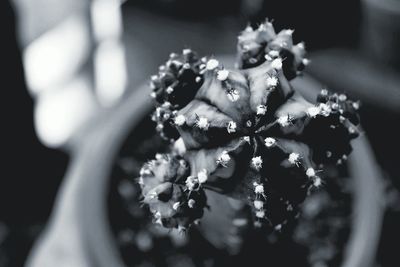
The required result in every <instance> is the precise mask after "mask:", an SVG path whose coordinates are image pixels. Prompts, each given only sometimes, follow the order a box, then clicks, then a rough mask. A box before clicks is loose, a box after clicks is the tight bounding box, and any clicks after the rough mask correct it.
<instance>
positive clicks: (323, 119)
mask: <svg viewBox="0 0 400 267" xmlns="http://www.w3.org/2000/svg"><path fill="white" fill-rule="evenodd" d="M292 34H293V31H292V30H282V31H280V32H279V33H276V32H275V30H274V27H273V26H272V24H271V23H270V22H268V21H266V22H265V23H263V24H261V25H260V26H259V27H258V28H257V29H253V28H252V27H250V26H248V27H247V28H246V29H245V30H244V31H243V32H241V34H240V35H239V37H238V45H237V51H238V52H237V55H238V56H237V60H238V62H237V65H236V66H237V68H236V69H226V68H224V67H223V65H222V64H220V62H219V61H218V60H217V59H215V58H206V57H203V58H199V57H198V56H197V54H196V53H195V52H193V51H192V50H190V49H184V50H183V51H182V53H181V54H175V53H172V54H171V55H170V57H169V59H168V61H167V62H166V63H165V64H164V65H162V66H161V67H160V68H159V73H158V74H157V75H154V76H152V77H151V88H152V93H151V96H152V97H153V98H154V102H155V111H154V113H153V114H152V119H153V121H155V122H156V129H157V131H158V132H159V133H160V135H161V136H162V137H163V138H164V139H165V140H166V142H169V143H170V152H169V153H167V154H157V155H156V158H155V159H153V160H150V161H149V162H147V163H146V164H145V165H144V166H143V167H142V169H141V172H140V177H139V179H138V180H139V183H140V185H141V188H142V194H143V202H144V203H145V204H146V205H148V207H149V209H150V211H151V213H152V214H153V217H154V222H155V223H158V224H160V225H162V226H164V227H167V228H178V229H186V228H188V227H189V226H190V225H192V224H193V223H197V222H199V220H201V218H202V216H203V213H204V211H205V209H208V208H209V209H212V208H213V207H212V206H209V205H208V204H207V190H213V191H215V192H218V193H220V194H224V195H226V196H227V197H233V198H236V199H239V200H242V201H244V202H245V203H246V204H247V205H248V206H250V207H251V210H252V211H253V212H252V214H253V216H252V225H253V226H254V227H259V228H269V229H279V230H280V229H281V228H282V226H284V225H285V223H286V222H287V221H288V220H290V219H291V218H295V217H296V216H297V214H298V207H299V205H300V204H301V203H302V202H303V201H304V199H305V198H306V197H307V195H309V194H310V193H311V192H312V191H313V189H315V188H319V187H321V186H323V184H324V179H323V169H324V166H327V165H332V164H341V163H343V161H345V160H346V158H347V155H348V154H349V153H350V152H351V146H350V141H351V139H353V138H355V137H357V136H358V128H357V126H358V124H359V119H358V114H357V109H358V106H359V104H358V103H357V102H352V101H351V100H349V99H348V98H347V97H346V96H345V95H343V94H340V95H338V94H331V93H329V92H328V91H327V90H326V89H323V90H321V92H320V94H319V95H318V97H317V99H316V101H315V103H310V102H308V101H306V100H305V99H304V98H303V97H302V96H301V95H300V93H299V92H296V91H295V90H294V89H293V88H292V86H291V84H290V82H289V81H290V80H292V79H293V78H295V77H296V76H298V75H299V74H300V73H301V71H302V70H303V69H304V67H305V66H306V65H307V64H308V62H309V61H308V60H307V59H306V58H305V57H304V56H305V47H304V44H303V43H298V44H294V43H293V40H292Z"/></svg>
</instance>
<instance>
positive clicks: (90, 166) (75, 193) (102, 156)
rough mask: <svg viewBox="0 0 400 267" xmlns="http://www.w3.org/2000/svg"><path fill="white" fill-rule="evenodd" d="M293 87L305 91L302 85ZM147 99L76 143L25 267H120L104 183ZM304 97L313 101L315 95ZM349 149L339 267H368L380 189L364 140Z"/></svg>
mask: <svg viewBox="0 0 400 267" xmlns="http://www.w3.org/2000/svg"><path fill="white" fill-rule="evenodd" d="M295 84H296V86H299V87H303V88H306V87H308V86H310V83H307V81H306V82H304V80H303V81H299V82H296V83H295ZM148 93H149V89H148V88H147V87H146V86H143V87H141V88H138V90H136V91H135V92H134V93H132V94H131V95H129V96H128V97H127V98H126V99H125V100H124V101H123V102H121V103H120V104H119V105H118V106H116V107H115V108H114V109H111V110H109V111H108V112H106V113H104V114H102V116H99V119H98V120H97V121H96V122H94V123H93V124H92V125H91V127H87V128H86V130H84V131H83V132H82V134H81V136H80V138H79V140H80V142H75V146H74V148H75V149H74V152H73V155H72V156H73V160H72V163H71V165H70V167H69V170H68V172H67V174H66V177H65V178H64V182H63V185H62V187H61V190H60V192H59V194H58V198H57V201H56V203H55V206H54V210H53V214H52V216H51V219H50V222H49V224H48V226H47V229H46V231H45V232H44V233H43V235H42V237H41V238H40V240H39V241H38V242H37V244H36V246H35V247H34V249H33V251H32V253H31V255H30V258H29V259H28V262H27V266H29V267H53V266H78V267H81V266H82V267H87V266H97V267H103V266H104V267H110V266H113V267H123V266H124V263H123V261H122V258H121V256H120V254H119V251H118V249H117V245H116V240H115V238H114V237H113V235H112V233H111V227H110V223H109V220H108V216H107V215H108V214H107V194H108V190H109V188H108V185H109V181H108V180H109V178H110V173H111V169H112V166H113V161H114V160H115V158H116V156H117V153H118V151H119V149H120V147H121V145H122V144H123V142H124V140H125V139H126V138H127V135H128V134H129V133H130V131H131V129H135V126H136V125H138V123H139V122H140V121H141V119H142V118H143V117H144V116H147V114H148V113H149V112H150V109H151V108H152V104H151V103H150V100H149V98H148ZM306 93H307V95H310V96H312V95H313V96H316V91H310V90H308V91H307V92H306ZM137 130H139V131H140V129H137ZM353 147H354V151H353V153H352V156H351V157H350V158H349V169H350V173H351V176H352V177H353V178H354V181H355V193H354V201H353V210H354V211H355V212H354V217H353V221H352V232H351V234H350V240H349V242H348V247H347V248H346V252H345V260H344V262H343V264H342V266H344V267H368V266H372V265H373V263H374V259H375V252H376V248H377V244H378V240H379V234H380V227H381V221H382V215H383V207H382V205H381V202H380V201H381V199H382V186H381V182H380V174H379V171H378V166H377V164H376V163H375V160H374V157H373V154H372V152H371V149H370V147H369V144H368V141H367V140H366V138H365V137H360V138H358V139H357V140H355V141H354V143H353Z"/></svg>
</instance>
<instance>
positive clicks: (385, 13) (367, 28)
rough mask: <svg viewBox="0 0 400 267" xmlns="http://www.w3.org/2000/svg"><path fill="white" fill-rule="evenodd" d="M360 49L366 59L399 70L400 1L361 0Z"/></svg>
mask: <svg viewBox="0 0 400 267" xmlns="http://www.w3.org/2000/svg"><path fill="white" fill-rule="evenodd" d="M361 2H362V10H363V13H362V14H363V23H362V36H361V47H362V49H363V50H364V52H365V54H366V55H367V56H368V57H371V58H372V59H374V60H376V61H377V62H382V63H384V64H387V65H389V66H391V67H393V68H395V69H397V70H400V51H399V47H400V1H396V0H363V1H361Z"/></svg>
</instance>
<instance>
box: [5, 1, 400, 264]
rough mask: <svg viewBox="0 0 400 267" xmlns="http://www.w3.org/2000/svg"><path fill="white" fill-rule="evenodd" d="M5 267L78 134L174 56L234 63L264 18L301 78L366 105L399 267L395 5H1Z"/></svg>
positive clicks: (391, 249)
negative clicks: (292, 51) (297, 56)
mask: <svg viewBox="0 0 400 267" xmlns="http://www.w3.org/2000/svg"><path fill="white" fill-rule="evenodd" d="M1 5H2V7H1V9H0V10H1V11H0V12H2V16H1V17H2V18H3V19H4V20H5V23H2V26H1V27H2V31H1V32H2V34H3V38H2V42H1V43H2V48H1V53H2V60H1V63H0V64H1V65H2V69H3V70H4V71H5V72H3V73H4V75H3V76H2V79H3V92H4V93H5V96H4V97H3V98H2V99H3V103H4V104H5V105H2V109H3V112H2V120H3V127H2V138H1V142H2V145H1V147H2V149H1V153H2V158H3V164H2V167H1V168H2V176H1V179H0V266H1V267H3V266H23V264H24V262H25V260H26V257H27V255H28V252H29V250H30V248H31V246H32V244H33V242H34V240H35V239H36V238H37V237H38V235H39V234H40V233H41V231H42V229H43V227H44V225H45V224H46V222H47V220H48V218H49V215H50V212H51V209H52V206H53V203H54V199H55V196H56V194H57V190H58V188H59V186H60V184H61V182H62V179H63V176H64V175H65V171H66V169H67V166H68V163H69V160H70V158H69V155H71V154H73V151H74V147H75V146H76V145H77V144H79V136H80V135H79V133H80V132H81V131H83V129H85V128H87V127H91V123H93V122H94V121H95V119H96V117H97V116H101V115H100V114H104V112H107V110H110V109H112V108H113V107H114V106H115V105H118V103H119V102H120V101H121V100H122V99H124V98H125V97H126V96H127V95H129V94H130V93H131V92H133V91H135V89H136V88H138V87H139V86H141V85H143V84H144V83H147V82H148V80H149V77H150V75H151V74H153V73H155V72H156V71H157V69H158V66H159V65H160V64H161V63H163V62H164V61H165V60H166V59H167V58H168V55H169V53H171V52H179V51H180V50H181V49H183V48H192V49H193V50H195V51H197V52H198V53H199V54H200V55H216V56H218V57H225V56H226V57H229V56H232V55H234V54H235V52H236V36H237V34H238V33H239V32H240V31H241V30H242V29H243V28H244V27H245V26H246V25H247V23H251V24H252V25H257V23H259V22H261V21H264V20H265V18H269V19H270V20H273V24H274V26H275V27H276V28H277V30H280V29H283V28H291V29H295V32H294V39H295V41H296V42H299V41H304V42H305V43H306V48H307V50H308V53H309V58H310V59H311V64H310V65H309V66H308V68H307V70H306V77H309V79H313V80H316V81H318V82H319V83H321V84H322V85H324V86H327V87H328V88H330V89H331V90H334V91H338V92H346V93H347V94H348V95H350V96H351V97H352V98H356V99H360V100H361V103H362V106H361V118H362V125H363V128H364V130H365V135H367V136H368V138H369V140H370V142H371V143H372V146H373V149H374V152H375V155H376V157H377V160H378V163H379V164H380V167H381V169H382V171H383V173H384V176H385V178H386V183H387V199H386V200H385V201H386V202H387V203H388V207H389V208H388V209H387V212H386V214H385V221H384V226H383V228H382V229H383V230H382V237H381V243H380V244H381V245H380V247H379V252H378V260H377V266H399V265H397V264H399V262H400V260H399V259H398V255H396V246H395V245H394V246H392V245H390V244H395V242H396V241H397V240H398V239H399V238H400V230H399V227H398V226H399V225H400V204H399V201H398V195H397V194H398V193H397V192H398V190H399V189H400V178H399V173H400V168H399V165H398V164H399V160H398V159H399V156H398V153H397V152H398V151H400V145H399V144H400V138H399V137H400V127H397V126H398V124H399V122H400V120H399V118H400V75H399V74H400V51H399V49H398V48H399V47H400V1H397V0H342V1H318V0H304V1H289V0H280V1H272V0H218V1H216V0H213V1H212V0H202V1H196V0H128V1H119V0H92V1H90V0H35V1H31V0H5V1H1Z"/></svg>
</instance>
